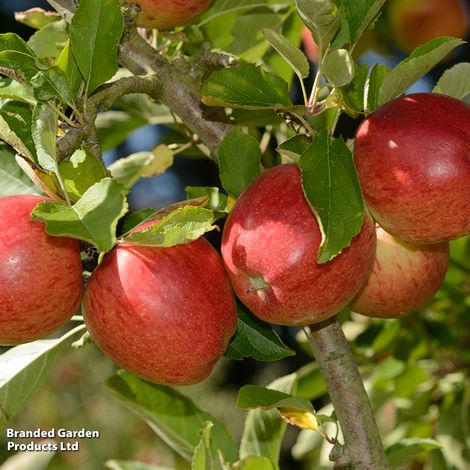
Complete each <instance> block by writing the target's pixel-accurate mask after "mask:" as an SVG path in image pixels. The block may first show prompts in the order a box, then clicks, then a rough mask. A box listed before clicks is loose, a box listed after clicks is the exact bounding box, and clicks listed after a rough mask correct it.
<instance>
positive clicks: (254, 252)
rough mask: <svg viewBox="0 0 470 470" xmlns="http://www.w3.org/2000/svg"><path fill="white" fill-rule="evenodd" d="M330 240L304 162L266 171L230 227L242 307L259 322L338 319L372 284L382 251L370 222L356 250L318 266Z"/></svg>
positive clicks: (231, 269)
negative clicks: (309, 194)
mask: <svg viewBox="0 0 470 470" xmlns="http://www.w3.org/2000/svg"><path fill="white" fill-rule="evenodd" d="M321 241H322V235H321V232H320V227H319V225H318V222H317V220H316V218H315V216H314V215H313V213H312V211H311V209H310V206H309V205H308V203H307V201H306V199H305V196H304V193H303V190H302V186H301V178H300V170H299V167H298V166H297V165H296V164H286V165H280V166H277V167H275V168H272V169H271V170H268V171H266V172H265V173H264V174H263V175H262V176H261V177H259V178H258V179H257V180H256V181H254V182H253V183H252V184H251V185H250V186H249V188H248V189H247V190H246V191H245V192H244V193H243V194H242V195H241V196H240V198H239V199H238V201H237V202H236V204H235V206H234V208H233V210H232V212H231V213H230V215H229V217H228V219H227V222H226V224H225V228H224V232H223V238H222V257H223V260H224V262H225V266H226V268H227V271H228V273H229V275H230V278H231V280H232V285H233V286H234V288H235V291H236V293H237V295H238V297H239V298H240V299H241V300H242V302H243V303H244V304H245V305H246V306H247V307H248V308H249V309H250V310H251V311H252V312H253V313H254V314H255V315H256V316H258V317H259V318H261V319H263V320H265V321H267V322H270V323H278V324H281V325H308V324H310V323H317V322H320V321H322V320H324V319H326V318H328V317H331V316H333V315H335V314H336V313H337V312H338V311H339V310H341V309H342V308H343V307H345V306H346V305H347V304H348V303H349V302H350V301H351V299H352V298H353V297H354V296H355V295H356V294H357V292H358V291H359V289H360V288H361V287H362V285H363V284H364V282H365V281H366V279H367V277H368V275H369V272H370V269H371V266H372V263H373V260H374V252H375V230H374V225H373V223H372V221H371V219H370V217H367V218H366V220H365V223H364V225H363V227H362V229H361V232H360V233H359V234H358V235H357V236H356V237H354V238H353V240H352V242H351V245H350V246H349V247H348V248H346V249H344V250H343V252H342V253H341V254H339V255H338V256H336V257H335V258H334V259H333V260H331V261H329V262H327V263H324V264H318V263H317V255H318V250H319V247H320V243H321Z"/></svg>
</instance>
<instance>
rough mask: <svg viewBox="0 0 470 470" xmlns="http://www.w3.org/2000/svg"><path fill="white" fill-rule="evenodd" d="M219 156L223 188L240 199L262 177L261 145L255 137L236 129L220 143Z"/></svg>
mask: <svg viewBox="0 0 470 470" xmlns="http://www.w3.org/2000/svg"><path fill="white" fill-rule="evenodd" d="M218 154H219V172H220V179H221V181H222V186H223V187H224V189H225V190H226V191H227V192H228V193H229V194H231V195H232V196H234V197H238V196H240V194H241V193H242V192H243V191H244V190H245V189H246V188H247V187H248V186H249V185H250V184H251V183H252V182H253V181H254V180H255V179H256V178H257V177H258V176H259V175H260V172H261V170H260V164H261V163H260V159H261V152H260V149H259V144H258V142H257V140H256V139H255V138H254V137H253V136H251V135H249V134H245V133H243V132H242V131H241V130H239V129H237V128H234V129H232V130H231V131H230V132H229V133H228V134H227V135H226V136H225V138H224V140H223V141H222V142H221V143H220V145H219V148H218Z"/></svg>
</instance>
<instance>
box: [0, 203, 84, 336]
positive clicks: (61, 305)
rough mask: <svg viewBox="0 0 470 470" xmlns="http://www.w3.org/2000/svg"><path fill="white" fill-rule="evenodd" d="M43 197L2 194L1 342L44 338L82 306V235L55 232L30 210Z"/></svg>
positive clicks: (0, 264)
mask: <svg viewBox="0 0 470 470" xmlns="http://www.w3.org/2000/svg"><path fill="white" fill-rule="evenodd" d="M48 200H49V199H46V198H44V197H40V196H30V195H18V196H6V197H2V198H0V220H1V226H2V230H1V232H0V344H2V345H10V344H20V343H26V342H29V341H35V340H37V339H39V338H42V337H44V336H46V335H48V334H49V333H52V332H53V331H54V330H56V329H58V328H59V327H61V326H62V325H63V324H64V323H66V322H67V321H68V320H69V319H70V318H71V317H72V315H73V314H74V313H75V311H76V310H77V308H78V306H79V304H80V298H81V294H82V289H83V281H82V264H81V260H80V247H79V242H78V240H73V239H72V238H65V237H52V236H50V235H48V234H47V233H46V232H45V231H44V224H43V223H41V222H35V221H32V220H31V219H30V212H31V211H32V210H33V209H34V207H35V206H36V205H37V204H38V203H40V202H44V201H48Z"/></svg>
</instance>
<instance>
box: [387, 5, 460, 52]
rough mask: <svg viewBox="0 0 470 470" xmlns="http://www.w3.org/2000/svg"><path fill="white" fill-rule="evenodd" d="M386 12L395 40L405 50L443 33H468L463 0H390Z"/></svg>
mask: <svg viewBox="0 0 470 470" xmlns="http://www.w3.org/2000/svg"><path fill="white" fill-rule="evenodd" d="M387 13H388V17H389V22H390V29H391V33H392V36H393V39H394V41H395V42H396V43H397V44H398V45H399V46H400V47H401V48H402V49H403V50H404V51H405V52H411V51H413V50H414V49H415V48H416V47H417V46H419V45H420V44H423V43H424V42H427V41H430V40H431V39H434V38H438V37H440V36H455V37H458V38H465V36H466V35H467V33H468V28H469V12H468V6H467V4H466V2H465V1H464V0H389V2H388V10H387Z"/></svg>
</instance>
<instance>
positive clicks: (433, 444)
mask: <svg viewBox="0 0 470 470" xmlns="http://www.w3.org/2000/svg"><path fill="white" fill-rule="evenodd" d="M441 447H442V445H441V444H439V442H437V441H435V440H434V439H429V438H419V437H416V438H408V439H402V440H401V441H399V442H397V443H396V444H394V445H392V446H390V447H389V448H388V449H387V450H386V454H387V458H388V461H389V463H390V465H391V466H392V467H393V468H398V467H400V466H401V465H404V464H406V463H407V462H409V461H410V460H412V459H414V458H416V457H417V456H418V455H420V454H422V453H423V452H429V451H431V450H434V449H440V448H441Z"/></svg>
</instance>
